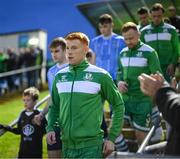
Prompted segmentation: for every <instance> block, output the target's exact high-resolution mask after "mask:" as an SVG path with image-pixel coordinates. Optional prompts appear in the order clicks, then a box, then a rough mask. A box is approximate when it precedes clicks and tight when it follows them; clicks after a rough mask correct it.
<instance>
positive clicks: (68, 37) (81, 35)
mask: <svg viewBox="0 0 180 159" xmlns="http://www.w3.org/2000/svg"><path fill="white" fill-rule="evenodd" d="M65 39H66V40H75V39H78V40H80V41H81V42H82V43H84V44H86V45H87V46H89V38H88V36H87V35H86V34H84V33H81V32H72V33H69V34H68V35H66V37H65Z"/></svg>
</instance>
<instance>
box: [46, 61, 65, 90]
mask: <svg viewBox="0 0 180 159" xmlns="http://www.w3.org/2000/svg"><path fill="white" fill-rule="evenodd" d="M67 66H68V63H65V64H62V65H59V63H57V64H56V65H54V66H52V67H51V68H50V69H49V70H48V73H47V79H48V87H49V92H51V91H52V86H53V81H54V78H55V75H56V73H57V72H58V71H59V70H61V69H63V68H65V67H67Z"/></svg>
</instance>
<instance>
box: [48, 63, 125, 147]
mask: <svg viewBox="0 0 180 159" xmlns="http://www.w3.org/2000/svg"><path fill="white" fill-rule="evenodd" d="M106 99H107V100H108V102H109V103H110V104H111V105H112V107H113V123H112V127H111V128H110V131H109V136H108V138H109V140H111V141H113V142H114V141H115V139H116V138H117V136H118V135H119V134H120V132H121V129H122V121H123V116H124V103H123V100H122V97H121V94H120V93H119V91H118V89H117V87H116V86H115V84H114V82H113V80H112V78H111V77H110V75H109V74H108V73H107V71H105V70H103V69H101V68H98V67H96V66H94V65H91V64H89V63H88V62H87V61H82V62H81V64H79V65H77V66H72V65H70V66H69V67H66V68H65V69H62V70H60V71H59V72H58V73H57V74H56V76H55V80H54V84H53V88H52V104H51V105H50V108H49V114H48V127H47V131H48V132H49V131H53V125H54V123H55V121H56V119H57V118H59V125H60V128H61V133H62V141H63V146H65V147H67V148H83V147H89V146H93V145H99V144H102V142H103V131H102V130H101V123H102V117H103V101H104V100H106Z"/></svg>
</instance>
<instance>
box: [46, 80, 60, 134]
mask: <svg viewBox="0 0 180 159" xmlns="http://www.w3.org/2000/svg"><path fill="white" fill-rule="evenodd" d="M56 81H57V80H56V77H55V80H54V82H53V87H52V94H51V99H52V101H51V103H50V105H49V111H48V126H47V127H46V130H47V132H50V131H54V125H55V123H56V122H57V119H58V117H59V107H60V102H59V100H60V99H59V94H58V90H57V88H56Z"/></svg>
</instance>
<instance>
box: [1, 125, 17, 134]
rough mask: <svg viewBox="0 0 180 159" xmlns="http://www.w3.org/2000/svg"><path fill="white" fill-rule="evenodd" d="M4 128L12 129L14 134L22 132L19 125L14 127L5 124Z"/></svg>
mask: <svg viewBox="0 0 180 159" xmlns="http://www.w3.org/2000/svg"><path fill="white" fill-rule="evenodd" d="M4 130H6V131H10V132H12V133H14V134H20V129H19V128H18V127H16V128H13V127H11V126H4Z"/></svg>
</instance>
